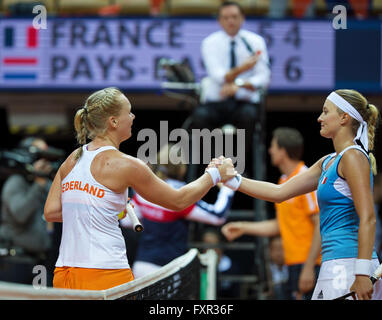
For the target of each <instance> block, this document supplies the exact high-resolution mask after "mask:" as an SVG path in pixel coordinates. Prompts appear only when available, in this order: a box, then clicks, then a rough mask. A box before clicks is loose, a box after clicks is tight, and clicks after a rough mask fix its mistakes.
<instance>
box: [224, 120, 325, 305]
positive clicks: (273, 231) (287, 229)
mask: <svg viewBox="0 0 382 320" xmlns="http://www.w3.org/2000/svg"><path fill="white" fill-rule="evenodd" d="M303 146H304V141H303V137H302V135H301V133H300V132H298V131H297V130H295V129H293V128H283V127H280V128H277V129H276V130H274V132H273V138H272V141H271V146H270V148H269V150H268V151H269V154H270V156H271V162H272V165H274V166H276V167H277V168H278V169H279V170H280V171H281V173H282V176H281V178H280V180H279V184H283V183H285V182H286V181H288V180H289V179H291V178H292V177H294V176H296V175H298V174H299V173H301V172H304V171H306V170H307V167H306V166H305V164H304V162H303V161H301V157H302V153H303ZM318 211H319V210H318V204H317V199H316V193H315V192H311V193H307V194H304V195H301V196H298V197H295V198H292V199H290V200H288V201H284V202H282V203H277V204H276V218H275V219H271V220H266V221H259V222H249V221H241V222H231V223H227V224H226V225H225V226H224V227H223V228H222V232H223V234H224V235H225V236H226V238H227V239H228V240H230V241H232V240H234V239H236V238H238V237H240V236H242V235H245V234H246V235H254V236H263V237H264V236H265V237H273V236H277V235H281V238H282V243H283V249H284V255H285V264H286V265H287V266H288V272H289V278H288V295H289V299H299V298H303V299H310V298H311V295H312V293H313V289H314V285H315V282H316V279H317V276H318V272H319V264H320V244H321V243H320V229H319V226H320V223H319V215H318Z"/></svg>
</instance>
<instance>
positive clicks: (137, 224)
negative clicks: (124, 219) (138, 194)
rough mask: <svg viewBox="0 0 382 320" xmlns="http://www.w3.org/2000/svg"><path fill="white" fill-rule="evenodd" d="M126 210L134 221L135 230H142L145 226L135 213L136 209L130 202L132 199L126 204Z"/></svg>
mask: <svg viewBox="0 0 382 320" xmlns="http://www.w3.org/2000/svg"><path fill="white" fill-rule="evenodd" d="M126 211H127V214H128V215H129V218H130V221H131V222H132V223H133V226H134V231H135V232H142V231H143V226H142V224H141V223H140V221H139V220H138V218H137V215H136V214H135V211H134V209H133V207H132V206H131V204H130V201H128V202H127V204H126Z"/></svg>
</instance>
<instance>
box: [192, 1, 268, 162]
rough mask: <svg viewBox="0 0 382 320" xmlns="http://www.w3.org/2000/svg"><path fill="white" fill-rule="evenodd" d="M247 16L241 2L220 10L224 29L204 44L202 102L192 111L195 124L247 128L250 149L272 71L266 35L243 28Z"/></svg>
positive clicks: (201, 126)
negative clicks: (263, 90)
mask: <svg viewBox="0 0 382 320" xmlns="http://www.w3.org/2000/svg"><path fill="white" fill-rule="evenodd" d="M244 19H245V18H244V14H243V10H242V8H241V7H240V5H239V4H237V3H236V2H233V1H225V2H223V3H222V4H221V6H220V8H219V11H218V21H219V24H220V26H221V28H222V30H220V31H216V32H214V33H212V34H211V35H209V36H208V37H207V38H205V39H204V40H203V42H202V44H201V55H202V60H203V63H204V66H205V68H206V71H207V77H206V78H205V79H203V80H202V84H201V86H202V89H201V105H200V106H199V107H197V108H196V109H195V111H194V113H193V114H192V125H193V127H194V128H198V129H203V128H208V129H210V130H211V129H214V128H219V127H221V126H223V125H225V124H231V125H234V126H235V127H237V128H238V129H245V130H246V131H245V135H246V150H248V151H249V150H251V149H252V137H253V131H254V128H255V123H256V121H259V120H260V110H259V108H260V103H261V99H262V89H266V88H267V87H268V85H269V83H270V76H271V71H270V67H269V60H268V52H267V48H266V44H265V41H264V39H263V38H262V37H261V36H259V35H257V34H255V33H253V32H251V31H248V30H244V29H242V28H241V27H242V25H243V23H244ZM247 153H248V152H247ZM243 161H244V159H243Z"/></svg>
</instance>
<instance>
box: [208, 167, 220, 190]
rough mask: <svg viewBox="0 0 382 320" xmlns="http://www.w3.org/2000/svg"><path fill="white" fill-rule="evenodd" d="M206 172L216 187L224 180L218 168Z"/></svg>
mask: <svg viewBox="0 0 382 320" xmlns="http://www.w3.org/2000/svg"><path fill="white" fill-rule="evenodd" d="M206 172H208V173H209V175H210V176H211V179H212V183H213V184H214V186H216V184H217V183H218V182H220V180H221V179H222V178H221V176H220V172H219V169H218V168H209V169H207V170H206Z"/></svg>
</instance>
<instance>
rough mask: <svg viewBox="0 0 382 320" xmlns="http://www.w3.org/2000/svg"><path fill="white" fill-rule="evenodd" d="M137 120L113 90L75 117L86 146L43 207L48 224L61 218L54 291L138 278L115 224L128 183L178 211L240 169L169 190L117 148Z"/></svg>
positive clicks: (63, 170) (212, 171)
mask: <svg viewBox="0 0 382 320" xmlns="http://www.w3.org/2000/svg"><path fill="white" fill-rule="evenodd" d="M134 118H135V116H134V114H133V113H132V112H131V104H130V102H129V100H128V99H127V98H126V96H125V95H123V94H122V93H121V92H120V91H119V90H118V89H116V88H106V89H103V90H99V91H97V92H95V93H93V94H92V95H91V96H90V97H89V98H88V99H87V100H86V103H85V106H84V107H83V108H81V109H79V110H78V111H77V113H76V115H75V118H74V125H75V129H76V132H77V140H78V142H79V143H80V144H81V145H82V146H81V147H80V148H78V149H76V150H75V151H73V152H72V154H71V155H70V156H69V157H68V158H67V159H66V160H65V162H64V163H63V164H62V165H61V167H60V169H59V170H58V172H57V174H56V177H55V178H54V181H53V183H52V186H51V189H50V191H49V194H48V198H47V201H46V203H45V209H44V216H45V219H46V220H47V221H51V222H63V228H62V238H61V244H60V250H59V257H58V260H57V262H56V269H55V271H54V278H53V286H54V287H56V288H70V289H84V290H103V289H108V288H111V287H114V286H117V285H120V284H123V283H126V282H129V281H131V280H133V279H134V276H133V274H132V272H131V269H130V266H129V263H128V260H127V256H126V248H125V241H124V238H123V236H122V233H121V230H120V228H119V224H118V219H119V218H118V214H119V213H120V212H121V211H123V210H124V209H125V207H126V198H125V191H126V189H127V188H128V187H132V188H134V190H136V191H137V192H138V193H139V194H140V195H141V196H142V197H144V198H145V199H147V200H148V201H150V202H153V203H155V204H158V205H161V206H163V207H166V208H169V209H171V210H176V211H180V210H183V209H185V208H187V207H189V206H190V205H192V204H193V203H195V202H196V201H198V200H200V199H201V198H202V197H203V196H204V195H205V194H206V193H207V192H208V191H209V189H210V188H211V187H212V186H214V185H215V184H216V183H217V182H219V181H226V180H227V179H229V178H232V177H233V176H235V174H236V172H235V170H234V169H233V165H232V161H231V160H230V159H227V160H224V161H223V163H222V166H221V167H219V168H218V169H217V168H207V170H206V172H205V173H204V174H203V175H202V176H201V177H200V178H198V179H197V180H195V181H193V182H191V183H189V184H187V185H185V186H183V187H182V188H180V189H175V188H172V187H171V186H170V185H168V184H166V183H165V182H164V181H163V180H161V179H159V178H158V177H157V176H156V175H155V174H154V173H153V172H152V171H151V170H150V168H149V167H148V166H147V165H146V164H145V163H144V162H143V161H141V160H139V159H137V158H134V157H132V156H128V155H126V154H124V153H122V152H120V151H119V150H118V148H119V145H120V143H121V142H123V141H125V140H127V139H129V138H130V137H131V127H132V124H133V120H134ZM86 138H89V139H90V140H91V142H90V143H89V144H85V143H86Z"/></svg>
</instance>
